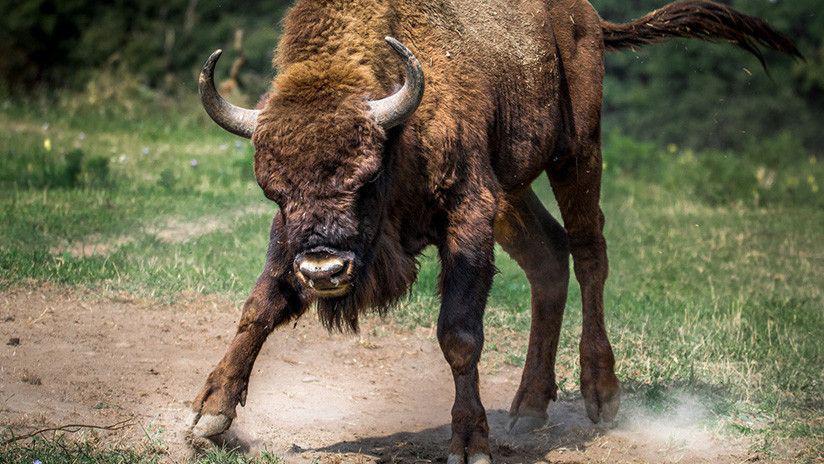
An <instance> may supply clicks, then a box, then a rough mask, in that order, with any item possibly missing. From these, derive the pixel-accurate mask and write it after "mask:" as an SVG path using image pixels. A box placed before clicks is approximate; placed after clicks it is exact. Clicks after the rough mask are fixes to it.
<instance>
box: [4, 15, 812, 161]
mask: <svg viewBox="0 0 824 464" xmlns="http://www.w3.org/2000/svg"><path fill="white" fill-rule="evenodd" d="M0 2H6V3H9V5H6V6H5V7H3V8H2V11H4V12H8V13H7V14H4V15H2V16H0V56H3V59H2V60H0V86H2V85H5V86H6V87H10V88H11V89H16V90H17V91H19V90H20V89H30V88H31V87H32V86H41V87H47V88H64V87H70V88H73V89H82V88H85V87H87V86H94V85H97V84H95V83H96V82H98V81H99V80H100V79H99V78H100V76H101V75H104V76H108V77H109V79H115V80H117V79H123V80H137V81H138V82H140V83H141V84H142V85H143V86H147V87H150V88H161V89H164V90H167V91H176V90H181V91H183V92H184V93H187V94H192V93H194V82H195V79H194V77H195V75H196V72H197V69H198V67H199V66H200V65H201V64H202V62H203V60H204V59H205V57H206V56H207V55H208V53H209V52H211V51H212V50H214V49H215V48H218V47H222V48H230V47H229V46H230V44H231V43H232V39H233V35H234V32H235V30H237V29H243V30H244V31H245V32H246V40H245V46H244V49H245V55H246V57H247V60H248V63H247V65H246V67H245V68H244V72H243V74H242V75H241V81H242V83H244V84H246V86H245V88H244V91H245V93H246V95H247V97H248V98H247V99H248V100H249V101H255V100H256V99H257V98H256V97H257V95H260V94H261V93H262V92H263V91H264V89H265V87H266V86H267V84H268V81H269V77H270V76H271V74H272V72H273V71H272V68H271V56H272V49H273V48H274V46H275V44H276V41H277V27H276V24H277V22H278V20H279V18H280V16H281V15H282V14H283V11H284V10H285V8H286V7H287V6H288V5H289V4H291V3H292V2H290V1H287V0H271V1H248V2H242V3H241V2H224V1H221V0H141V1H138V2H127V1H123V0H118V1H114V2H93V1H90V0H69V1H56V0H0ZM663 3H664V1H663V0H635V1H632V2H627V1H625V0H593V4H594V6H595V7H596V9H597V10H598V11H599V12H600V13H601V15H602V16H603V17H604V18H607V19H609V20H613V21H623V20H629V19H631V18H634V17H638V16H640V15H641V14H643V13H645V12H647V11H650V10H651V9H654V8H656V7H659V6H661V5H662V4H663ZM730 3H732V4H733V6H735V7H736V8H739V9H741V10H743V11H745V12H747V13H750V14H754V15H757V16H761V17H764V18H766V19H767V20H769V21H770V23H771V24H773V25H774V26H775V27H776V28H777V29H778V30H780V31H784V32H786V33H787V34H789V35H790V36H791V37H793V38H794V39H795V40H797V41H798V43H799V46H800V47H801V50H802V52H803V53H804V54H805V55H806V57H807V61H806V62H796V61H793V60H790V59H788V58H786V57H782V56H776V55H775V54H768V55H767V57H768V62H769V65H770V75H771V76H772V78H770V76H769V75H768V74H767V73H765V72H763V71H762V70H761V69H760V66H759V64H758V62H757V60H756V59H755V58H754V57H751V56H749V55H747V54H746V53H745V52H743V51H741V50H737V49H735V48H733V47H731V46H729V45H727V44H719V45H711V44H705V43H697V42H693V41H676V42H674V43H670V44H666V45H659V46H653V47H649V48H644V49H642V50H640V51H628V52H623V53H619V54H613V55H610V56H609V58H608V59H607V66H608V77H607V85H606V89H605V90H606V95H605V102H606V105H605V108H606V115H607V117H606V120H605V125H606V127H607V128H608V129H609V130H612V129H615V130H619V131H621V132H623V133H626V134H628V135H631V136H632V137H633V138H635V139H636V140H651V141H655V142H657V143H658V144H659V145H664V144H670V143H674V144H677V145H679V146H686V147H691V148H694V149H703V148H722V149H736V150H740V149H742V148H745V147H747V146H748V145H751V144H752V143H753V141H755V140H762V139H764V138H775V137H779V136H780V135H781V134H782V133H785V134H789V135H790V136H792V137H794V138H797V139H798V140H800V141H801V143H802V144H803V145H804V146H805V147H807V148H808V149H812V150H814V151H817V152H819V153H820V151H821V148H822V147H824V131H821V130H820V121H821V120H823V119H824V15H822V14H821V13H820V5H819V0H792V1H789V0H775V1H766V0H760V1H755V0H731V1H730ZM227 53H228V55H229V56H230V57H232V56H233V52H231V51H229V52H227ZM108 87H109V88H112V87H114V88H117V86H116V85H114V86H112V85H109V86H108ZM99 97H101V98H97V99H96V100H95V102H96V104H97V105H102V104H103V103H104V102H106V101H109V100H107V99H106V98H105V95H104V94H101V95H99Z"/></svg>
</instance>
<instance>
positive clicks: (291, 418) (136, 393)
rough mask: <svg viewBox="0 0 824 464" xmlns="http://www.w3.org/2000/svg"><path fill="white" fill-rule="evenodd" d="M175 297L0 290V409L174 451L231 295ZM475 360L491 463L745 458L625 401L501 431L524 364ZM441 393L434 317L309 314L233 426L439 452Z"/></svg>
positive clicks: (32, 423) (351, 446) (248, 431)
mask: <svg viewBox="0 0 824 464" xmlns="http://www.w3.org/2000/svg"><path fill="white" fill-rule="evenodd" d="M181 300H183V301H181V302H178V303H176V304H175V305H166V304H162V303H158V302H156V301H153V300H143V299H139V298H134V297H131V296H129V295H108V296H98V295H94V294H92V293H89V292H84V291H78V290H67V289H65V288H61V287H56V286H43V285H36V286H31V287H28V288H18V289H14V290H9V291H6V292H0V337H2V338H0V342H2V345H0V425H6V426H11V427H12V428H13V429H15V430H17V431H19V432H20V433H23V432H26V431H30V430H32V429H33V428H38V427H46V426H59V425H62V424H69V423H83V424H97V425H105V424H111V423H115V422H117V421H118V420H122V419H124V418H129V417H134V418H135V422H134V423H135V425H134V426H132V427H130V428H128V429H126V430H124V431H121V432H118V433H116V434H113V436H108V437H107V440H121V441H122V442H123V443H129V442H139V441H143V440H145V439H146V436H147V435H148V436H152V437H159V438H160V439H161V440H162V441H163V442H165V443H166V445H167V448H168V454H167V456H168V458H169V461H172V462H180V461H184V460H185V459H186V458H187V456H189V453H190V451H189V449H188V447H187V446H186V444H185V440H184V439H183V434H184V430H185V426H186V419H187V417H188V416H189V404H190V401H191V399H192V398H193V397H194V395H195V393H196V392H197V390H198V389H199V387H200V386H201V384H202V382H203V381H204V379H205V377H206V375H207V374H208V373H209V371H210V369H211V368H212V367H213V366H214V365H215V363H216V362H217V361H218V359H219V358H220V357H221V355H222V354H223V351H224V349H225V347H226V345H227V343H228V342H229V340H230V339H231V337H232V335H233V332H234V325H235V323H236V321H237V319H238V317H239V309H238V308H236V307H234V306H233V305H232V304H230V303H227V302H226V301H222V300H220V299H209V298H203V297H194V296H192V297H186V296H184V297H182V298H181ZM484 370H485V371H486V372H482V376H481V378H482V385H481V392H482V397H483V400H484V403H485V406H486V407H487V410H488V412H489V419H490V425H491V428H492V432H491V436H492V440H493V452H494V455H495V458H496V462H497V463H532V462H551V463H556V462H561V463H572V462H722V463H725V462H742V461H745V460H747V459H748V456H747V453H746V451H745V449H746V448H745V446H744V444H742V443H721V442H720V440H718V439H717V438H715V436H714V435H713V434H712V433H710V432H706V431H704V430H702V429H700V428H699V427H697V426H696V425H695V424H692V423H689V421H687V422H685V423H683V424H681V425H679V422H678V421H677V420H676V419H673V420H671V421H669V420H665V421H660V420H657V419H656V420H653V419H645V418H644V417H643V416H637V417H634V418H631V419H627V418H626V416H625V417H624V420H620V421H619V423H618V424H619V425H617V426H612V427H599V426H594V425H592V424H591V423H590V422H589V421H588V419H586V416H585V413H584V408H583V404H581V403H580V401H568V402H559V403H554V404H552V405H551V407H550V421H549V424H548V426H546V427H544V428H543V429H541V430H539V431H536V432H533V433H530V434H524V435H519V436H511V435H508V434H507V432H506V430H507V423H508V415H507V412H506V411H507V409H508V407H509V402H510V400H511V398H512V396H513V394H514V393H515V390H516V389H517V383H518V380H519V379H520V369H516V368H514V367H508V366H505V367H496V368H492V367H487V368H485V369H484ZM452 395H453V387H452V379H451V375H450V373H449V371H448V368H447V365H446V363H445V361H444V360H443V358H442V355H441V353H440V350H439V348H438V346H437V343H436V342H435V340H434V334H433V333H432V331H431V330H427V329H419V330H417V331H408V330H401V329H398V328H396V327H393V326H392V325H391V324H390V323H389V322H386V321H380V320H370V321H369V322H368V323H367V324H365V327H364V329H363V332H362V334H361V335H359V336H353V335H330V334H328V333H326V332H325V331H324V330H323V329H322V328H321V327H320V325H319V324H318V323H317V321H316V319H315V318H314V317H312V315H308V317H305V318H303V319H302V320H301V321H300V322H299V323H298V324H297V325H296V326H295V327H291V326H290V327H289V328H286V329H284V330H281V331H279V332H276V333H275V334H273V335H272V336H271V337H270V339H269V342H268V343H267V345H266V347H265V348H264V350H263V352H262V353H261V355H260V357H259V358H258V361H257V364H256V366H255V371H254V373H253V374H252V381H251V385H250V389H249V395H248V401H247V404H246V407H245V408H242V409H239V411H238V418H237V420H236V421H235V423H234V425H233V426H232V429H231V431H230V433H231V434H232V436H231V437H229V438H230V441H231V443H233V444H235V445H238V446H241V447H243V448H244V449H245V450H250V451H251V452H255V451H257V450H262V449H266V450H268V451H271V452H274V453H276V454H278V455H280V456H283V457H284V458H285V459H286V460H287V462H297V463H302V462H307V463H309V462H313V461H315V460H317V461H319V462H321V463H327V462H329V463H337V462H342V463H343V462H347V463H348V462H356V463H357V462H364V463H372V462H401V463H418V462H420V463H424V462H444V456H445V450H446V444H447V441H448V438H449V426H448V423H449V418H450V408H451V402H452ZM685 407H686V408H687V409H690V410H691V409H692V408H691V407H690V406H689V405H688V404H687V405H686V406H685ZM622 414H623V415H626V414H630V413H629V412H622ZM619 418H620V416H619Z"/></svg>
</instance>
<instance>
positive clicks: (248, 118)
mask: <svg viewBox="0 0 824 464" xmlns="http://www.w3.org/2000/svg"><path fill="white" fill-rule="evenodd" d="M221 53H223V50H217V51H216V52H214V53H212V56H210V57H209V59H208V60H206V64H204V65H203V70H202V71H200V78H199V79H198V83H197V85H198V91H199V93H200V101H201V103H203V108H205V109H206V112H207V113H208V114H209V117H211V118H212V120H214V121H215V122H216V123H217V125H218V126H220V127H222V128H224V129H226V130H227V131H229V132H231V133H233V134H235V135H239V136H241V137H245V138H247V139H250V138H252V134H253V133H254V132H255V127H256V126H257V119H258V116H259V115H260V110H247V109H246V108H241V107H239V106H235V105H233V104H231V103H229V102H227V101H226V100H224V99H223V97H221V96H220V94H219V93H218V92H217V89H216V88H215V64H216V63H217V60H218V59H219V58H220V55H221Z"/></svg>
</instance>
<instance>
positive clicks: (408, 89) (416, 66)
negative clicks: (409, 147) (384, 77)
mask: <svg viewBox="0 0 824 464" xmlns="http://www.w3.org/2000/svg"><path fill="white" fill-rule="evenodd" d="M386 42H387V43H388V44H389V46H390V47H392V48H393V49H394V50H395V51H396V52H397V53H398V55H400V56H401V58H403V61H404V65H405V66H406V81H405V82H404V84H403V87H402V88H401V89H400V90H398V91H397V92H396V93H395V94H394V95H390V96H388V97H386V98H383V99H380V100H373V101H370V102H369V108H370V109H371V111H372V117H373V118H375V121H377V122H378V124H380V125H381V126H382V127H383V128H384V129H387V130H388V129H391V128H393V127H395V126H398V125H400V124H403V122H404V121H406V120H407V119H409V117H410V116H412V113H414V112H415V110H416V109H418V105H420V104H421V99H423V88H424V78H423V69H422V68H421V63H420V62H419V61H418V59H417V58H415V55H414V54H412V52H411V51H409V49H408V48H406V47H405V46H404V45H403V44H402V43H400V42H398V41H397V40H395V39H394V38H392V37H387V38H386Z"/></svg>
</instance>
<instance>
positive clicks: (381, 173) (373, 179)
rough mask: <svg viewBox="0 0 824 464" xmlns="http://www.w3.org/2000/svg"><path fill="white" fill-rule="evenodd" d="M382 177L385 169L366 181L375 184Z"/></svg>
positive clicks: (379, 170)
mask: <svg viewBox="0 0 824 464" xmlns="http://www.w3.org/2000/svg"><path fill="white" fill-rule="evenodd" d="M381 175H383V169H378V170H377V171H376V172H375V173H374V174H372V177H370V178H369V180H367V181H366V183H367V184H374V183H375V182H377V181H378V179H380V178H381Z"/></svg>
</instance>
